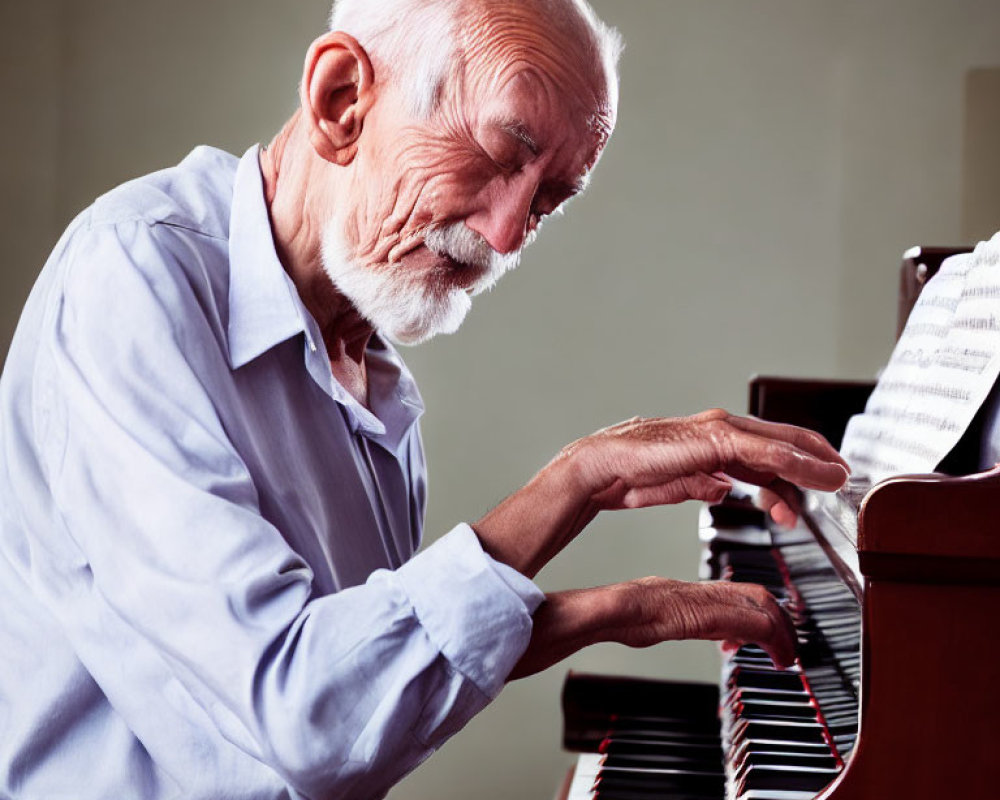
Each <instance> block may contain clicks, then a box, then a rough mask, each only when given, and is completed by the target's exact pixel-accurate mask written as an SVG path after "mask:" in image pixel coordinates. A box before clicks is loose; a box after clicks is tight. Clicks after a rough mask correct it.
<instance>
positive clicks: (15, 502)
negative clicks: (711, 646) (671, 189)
mask: <svg viewBox="0 0 1000 800" xmlns="http://www.w3.org/2000/svg"><path fill="white" fill-rule="evenodd" d="M616 53H617V46H616V39H615V35H614V34H613V33H612V32H610V31H609V30H608V29H607V28H605V27H604V26H603V25H602V24H601V23H600V22H599V21H598V20H597V19H596V18H595V17H594V15H593V13H592V12H591V11H590V10H589V9H588V8H587V7H586V6H585V5H584V4H583V2H582V0H516V1H515V0H508V1H507V2H490V1H489V0H386V1H385V2H377V3H373V2H371V0H342V2H341V3H339V4H338V6H337V7H336V8H335V10H334V16H333V30H332V32H330V33H327V34H325V35H323V36H321V37H320V38H319V39H317V40H316V41H315V42H314V43H313V45H312V47H311V48H310V50H309V53H308V55H307V57H306V61H305V71H304V74H303V78H302V85H301V108H300V110H299V111H298V112H297V113H296V114H295V116H294V117H293V118H292V119H291V120H290V121H289V122H288V124H287V125H286V126H285V128H284V129H283V130H282V131H281V133H280V134H279V135H278V136H277V137H276V138H275V140H274V141H273V142H272V143H271V144H270V145H269V146H268V147H266V148H264V149H258V148H256V147H255V148H252V149H251V150H249V151H248V152H247V153H246V155H244V156H243V158H242V159H236V158H234V157H232V156H229V155H227V154H225V153H221V152H219V151H215V150H211V149H208V148H199V149H197V150H195V151H194V152H193V153H192V154H191V155H190V156H188V157H187V158H186V159H185V160H184V161H183V162H182V163H181V164H180V165H178V166H177V167H175V168H172V169H169V170H166V171H164V172H161V173H157V174H154V175H151V176H148V177H146V178H142V179H139V180H137V181H133V182H132V183H129V184H126V185H125V186H122V187H120V188H119V189H117V190H115V191H113V192H111V193H110V194H108V195H106V196H104V197H102V198H100V199H99V200H98V201H97V202H95V203H94V205H93V206H92V207H90V208H89V209H87V210H86V211H85V212H84V213H83V214H82V215H81V216H80V217H78V218H77V219H76V220H75V221H74V222H73V224H72V225H71V226H70V228H69V229H68V230H67V232H66V234H65V235H64V236H63V238H62V240H61V241H60V242H59V244H58V245H57V247H56V249H55V251H54V253H53V255H52V257H51V258H50V260H49V262H48V263H47V265H46V267H45V269H44V270H43V272H42V274H41V276H40V278H39V280H38V283H37V285H36V287H35V289H34V291H33V293H32V295H31V297H30V299H29V301H28V304H27V307H26V308H25V312H24V316H23V318H22V320H21V324H20V326H19V328H18V332H17V334H16V336H15V340H14V343H13V346H12V349H11V351H10V355H9V358H8V361H7V365H6V368H5V373H4V376H3V381H2V404H3V418H2V426H3V427H2V431H3V433H2V443H3V462H2V464H3V469H2V474H0V531H2V537H3V538H2V543H3V545H2V552H3V557H2V558H0V604H2V607H3V615H2V622H0V652H2V653H3V658H2V659H0V731H2V735H0V795H3V796H5V797H6V796H13V797H18V798H21V797H23V798H45V799H46V800H48V799H49V798H68V797H72V798H76V799H77V800H79V799H81V798H126V797H128V798H135V797H149V798H167V797H178V798H188V799H191V798H205V799H206V800H219V798H224V797H225V798H264V797H310V798H321V797H337V798H348V797H356V798H368V797H378V796H381V795H383V794H384V793H385V792H386V791H387V790H388V789H389V787H390V786H391V785H392V784H393V783H394V782H396V781H397V780H399V778H400V777H402V776H403V775H404V774H405V773H407V772H408V771H409V770H411V769H412V768H413V767H414V766H415V765H417V764H418V763H419V762H420V761H421V760H423V759H424V758H426V757H427V756H428V754H430V753H431V752H432V751H433V750H434V749H435V748H436V747H437V746H439V745H440V744H441V743H442V742H444V741H445V740H446V739H447V738H448V737H449V736H450V735H452V734H453V733H454V732H455V731H457V730H458V729H459V728H461V727H462V726H463V725H464V724H465V723H466V722H467V721H468V720H469V718H470V717H471V716H472V715H474V714H475V713H476V712H477V711H479V710H480V709H482V708H483V707H484V706H485V705H486V704H487V703H488V702H489V701H490V699H492V698H493V697H494V696H495V695H496V694H497V693H498V692H499V691H500V689H501V687H502V686H503V684H504V682H505V681H506V680H508V679H510V678H512V677H518V676H521V675H526V674H529V673H531V672H534V671H537V670H539V669H543V668H545V667H546V666H548V665H550V664H552V663H554V662H556V661H558V660H559V659H561V658H564V657H565V656H567V655H568V654H570V653H572V652H574V651H576V650H578V649H579V648H581V647H583V646H585V645H587V644H590V643H593V642H597V641H618V642H622V643H625V644H628V645H632V646H645V645H650V644H653V643H656V642H660V641H663V640H667V639H675V638H680V637H701V638H715V639H732V640H737V641H748V640H753V641H758V642H760V643H762V644H763V645H764V646H765V647H766V648H767V649H768V650H769V652H770V653H771V654H772V656H773V658H774V659H775V660H776V661H778V662H788V661H789V660H790V659H791V657H792V646H793V645H792V638H791V635H790V632H789V627H788V624H787V622H786V621H785V619H784V617H783V615H782V614H781V612H780V610H779V609H778V608H777V606H776V605H775V604H774V603H773V602H772V600H771V599H770V598H769V596H768V595H767V594H766V592H764V590H763V589H760V588H759V587H751V586H739V585H711V584H709V585H694V584H685V583H680V582H677V581H671V580H666V579H661V578H645V579H642V580H638V581H634V582H631V583H626V584H620V585H615V586H608V587H603V588H597V589H584V590H581V591H576V592H568V593H561V594H550V595H547V596H543V595H542V594H541V593H540V592H539V591H538V590H537V589H536V588H535V587H534V585H533V584H532V582H531V581H530V578H531V577H532V576H533V575H535V573H536V572H537V571H538V570H539V569H540V568H541V567H542V566H543V565H544V564H545V563H546V562H547V561H548V560H549V559H551V558H552V557H553V556H555V555H556V554H557V553H559V551H560V550H561V549H562V548H563V547H564V546H565V545H566V544H567V543H568V542H569V541H570V540H571V539H573V537H574V536H576V535H577V534H578V533H579V532H580V531H581V530H582V529H583V528H584V527H585V526H586V525H587V523H588V522H589V521H590V520H591V519H593V517H594V516H595V515H596V514H597V513H598V512H599V511H600V510H602V509H619V508H626V507H629V508H631V507H638V506H649V505H653V504H660V503H674V502H679V501H681V500H684V499H686V498H701V499H718V498H719V497H721V496H722V495H723V494H724V493H725V491H726V489H727V487H728V485H729V484H728V480H727V477H726V476H727V475H731V476H736V477H738V478H741V479H746V480H750V481H753V482H756V483H758V484H763V485H769V486H770V487H772V488H773V489H775V490H776V491H777V494H775V495H774V497H775V498H777V497H779V496H780V495H781V493H782V490H783V489H784V488H786V487H787V486H788V484H789V483H799V484H802V485H806V486H810V487H815V488H820V489H833V488H836V487H837V486H839V485H840V484H841V483H842V481H843V480H844V478H845V477H846V470H845V467H844V466H843V464H842V462H841V461H840V459H839V457H838V456H837V454H836V453H835V452H834V451H833V450H832V449H831V448H830V447H829V446H828V445H827V444H826V443H825V442H823V441H822V440H821V439H819V438H818V437H816V436H814V435H812V434H808V433H806V432H804V431H800V430H797V429H793V428H787V427H780V426H773V425H766V424H764V423H761V422H758V421H754V420H749V419H740V418H734V417H730V416H729V415H727V414H725V413H723V412H721V411H712V412H707V413H705V414H701V415H698V416H695V417H691V418H686V419H644V420H632V421H629V422H626V423H622V424H620V425H617V426H614V427H611V428H608V429H606V430H603V431H600V432H598V433H596V434H594V435H592V436H589V437H586V438H584V439H581V440H579V441H577V442H575V443H573V444H571V445H570V446H568V447H566V448H565V449H564V450H563V451H562V452H561V453H560V454H559V455H558V456H557V457H556V458H555V459H554V460H553V461H552V462H551V463H550V464H549V465H548V466H547V467H545V468H544V469H543V470H542V471H541V472H540V473H539V474H538V475H536V476H535V477H534V478H533V479H532V480H531V481H530V482H529V483H528V484H527V486H525V487H524V488H523V489H521V490H520V491H518V492H516V493H515V494H514V495H512V496H511V497H509V498H508V499H507V500H505V501H504V502H502V503H501V504H500V505H499V506H498V507H497V508H495V509H494V510H493V511H491V512H489V513H488V514H486V516H484V517H483V518H482V519H480V520H479V521H478V522H475V523H474V524H473V525H471V526H470V525H466V524H461V525H458V526H457V527H456V528H455V529H454V530H453V531H451V532H449V533H448V534H446V535H445V536H443V537H442V538H441V539H440V541H438V542H436V543H435V544H434V545H432V546H431V547H428V548H427V549H426V550H424V551H423V552H422V553H420V554H419V555H414V553H415V551H416V549H417V546H418V543H419V541H420V536H421V518H422V513H423V506H424V494H425V484H424V461H423V455H422V451H421V446H420V439H419V433H418V429H417V418H418V417H419V415H420V413H421V410H422V405H421V401H420V397H419V395H418V393H417V389H416V387H415V385H414V383H413V380H412V378H411V377H410V375H409V373H408V372H407V370H406V368H405V366H404V365H403V363H402V361H401V360H400V358H399V356H398V354H397V353H396V351H395V350H394V349H393V348H392V347H391V346H390V344H389V343H388V340H396V341H401V342H418V341H421V340H423V339H426V338H428V337H430V336H433V335H434V334H436V333H442V332H449V331H453V330H455V329H456V328H457V327H458V325H459V323H460V322H461V320H462V318H463V316H464V315H465V313H466V311H467V309H468V307H469V303H470V299H469V298H470V296H471V295H474V294H476V293H477V292H480V291H482V290H483V289H484V288H486V287H487V286H489V285H491V284H492V283H493V281H495V280H496V279H497V278H498V277H499V276H500V274H501V273H503V272H504V271H506V270H508V269H510V268H511V267H512V266H514V264H515V263H516V261H517V258H518V252H519V250H520V248H521V247H523V245H524V244H525V242H526V240H528V239H529V238H530V237H531V236H532V235H533V234H534V232H535V230H536V229H537V227H538V225H539V223H540V221H541V220H542V218H543V217H545V216H546V215H547V214H550V213H552V212H554V211H556V210H557V209H558V208H559V207H560V206H561V205H562V204H563V203H564V202H565V201H566V200H567V199H568V198H569V197H571V196H572V195H574V194H575V193H577V192H578V191H580V190H581V189H582V188H583V187H584V186H585V185H586V182H587V180H588V177H589V175H590V171H591V170H592V168H593V167H594V165H595V163H596V162H597V160H598V158H599V157H600V154H601V151H602V149H603V147H604V145H605V143H606V142H607V139H608V136H609V135H610V133H611V130H612V128H613V126H614V122H615V108H616V96H617V91H616V86H617V77H616V73H615V69H616V68H615V60H616ZM775 502H776V505H775V509H774V513H775V514H776V515H778V516H781V515H782V514H787V513H790V512H789V510H788V509H787V508H786V507H785V506H784V505H783V504H782V502H781V501H779V500H776V501H775Z"/></svg>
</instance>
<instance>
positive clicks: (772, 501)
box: [754, 481, 802, 528]
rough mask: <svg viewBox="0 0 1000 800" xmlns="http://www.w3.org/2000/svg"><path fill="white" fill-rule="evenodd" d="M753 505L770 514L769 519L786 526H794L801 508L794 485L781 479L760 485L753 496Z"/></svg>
mask: <svg viewBox="0 0 1000 800" xmlns="http://www.w3.org/2000/svg"><path fill="white" fill-rule="evenodd" d="M754 505H755V506H757V508H759V509H760V510H761V511H763V512H765V513H767V514H770V515H771V519H773V520H774V521H775V522H776V523H778V524H779V525H782V526H784V527H786V528H794V527H795V526H796V524H797V523H798V521H799V514H800V513H801V510H802V504H801V502H800V500H799V494H798V492H797V491H796V490H795V488H794V487H792V486H789V485H788V484H787V483H784V482H781V481H775V482H773V483H771V484H770V485H769V486H765V487H762V488H761V490H760V492H758V493H757V496H756V497H754Z"/></svg>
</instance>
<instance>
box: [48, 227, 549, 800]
mask: <svg viewBox="0 0 1000 800" xmlns="http://www.w3.org/2000/svg"><path fill="white" fill-rule="evenodd" d="M154 239H155V237H154V234H153V233H151V232H150V230H149V229H148V227H147V226H144V225H142V224H141V223H136V224H127V225H118V226H115V227H113V228H108V229H102V230H100V231H90V232H85V233H84V234H81V241H80V242H78V243H76V245H75V247H76V248H77V249H78V250H79V249H83V250H85V251H86V259H85V261H86V265H87V267H86V269H84V268H83V264H82V263H81V264H78V265H76V267H74V268H73V269H71V270H70V271H69V272H68V274H67V277H66V280H65V284H64V285H63V286H62V287H61V288H60V290H59V291H60V292H61V294H60V298H59V300H58V302H57V303H55V304H54V305H53V308H54V309H55V310H54V312H53V313H54V314H55V315H56V318H55V319H54V320H53V325H52V330H53V331H55V334H54V335H53V338H52V339H51V341H48V342H46V343H45V347H44V356H43V358H41V359H40V361H39V367H38V370H37V374H36V378H35V380H36V384H37V388H36V393H37V395H38V396H39V397H43V398H45V404H44V408H40V409H39V413H38V416H37V421H36V429H37V430H36V432H37V435H38V438H39V441H40V443H41V448H40V452H41V453H42V456H41V460H42V462H43V463H42V466H43V469H44V470H45V473H46V475H47V477H48V480H49V482H50V484H51V487H52V494H53V497H54V503H55V505H56V510H57V514H56V519H57V520H58V530H54V531H51V532H49V533H47V534H46V541H45V542H43V543H42V544H43V545H44V546H51V547H53V548H57V549H58V548H64V549H65V552H63V553H61V555H60V557H59V558H58V559H54V560H53V563H61V564H64V565H69V566H66V567H65V569H64V571H65V572H66V573H67V574H64V575H62V576H50V577H52V580H51V581H50V585H51V586H52V587H53V588H52V589H51V596H50V603H51V605H52V606H53V608H54V610H55V612H56V615H57V616H58V617H59V618H60V619H61V620H62V621H63V623H64V625H65V627H66V629H67V635H68V636H69V637H70V638H71V639H72V640H73V641H74V644H75V646H76V648H77V649H78V651H79V652H80V658H81V660H82V661H83V662H84V663H85V664H87V666H88V669H90V670H91V671H92V672H93V673H94V675H95V679H96V680H97V681H98V683H99V684H100V685H101V686H102V689H104V691H105V692H106V693H107V694H108V695H109V697H112V698H114V696H115V695H116V693H122V694H123V696H124V695H126V694H128V693H129V692H134V691H136V690H139V691H141V690H142V689H143V688H147V689H152V690H153V691H154V692H155V680H156V670H157V668H158V666H157V665H162V668H163V670H164V671H165V672H168V673H169V675H170V676H172V677H173V678H176V680H177V681H178V682H179V683H180V685H181V686H183V689H184V691H185V692H187V693H188V694H189V695H190V697H191V698H192V699H193V700H194V702H195V703H196V704H197V706H198V707H200V709H201V710H202V711H203V712H204V714H205V715H206V718H207V719H208V720H210V724H212V725H213V726H215V728H216V729H217V730H218V731H219V732H220V733H221V735H222V736H223V737H224V738H225V739H226V740H228V741H229V742H231V743H232V744H233V745H235V746H236V747H238V748H239V749H241V750H242V751H244V752H245V753H247V754H249V755H250V756H251V757H252V758H253V759H256V760H259V761H261V762H263V763H264V764H266V765H268V766H270V767H271V768H272V769H273V770H275V771H276V772H277V773H278V774H279V775H281V776H282V778H283V780H285V781H286V782H287V783H288V784H289V785H290V786H291V787H293V788H294V789H295V791H296V792H297V793H299V794H300V795H302V796H305V797H312V798H319V797H331V796H336V797H338V798H353V797H358V798H361V797H366V798H367V797H377V796H381V795H382V794H384V793H385V792H386V791H387V790H388V788H389V787H390V786H391V785H392V784H393V783H394V782H396V781H397V780H398V779H399V778H400V777H402V775H404V774H405V773H407V772H408V771H409V770H411V769H412V768H413V767H414V766H416V765H417V764H418V763H420V761H422V760H423V759H424V758H426V757H427V756H428V755H429V754H430V753H431V752H432V751H433V750H434V749H435V748H436V747H438V746H439V745H440V744H441V743H442V742H443V741H444V740H445V739H446V738H447V737H448V736H450V735H451V734H453V733H454V732H455V731H457V730H458V729H459V728H461V727H462V726H463V725H464V724H465V723H466V722H467V721H468V720H469V719H470V718H471V717H472V716H473V715H474V714H475V713H477V712H478V711H479V710H480V709H482V708H483V707H484V706H485V705H486V704H487V703H488V702H489V701H490V700H491V699H492V698H493V697H495V696H496V694H497V693H498V692H499V690H500V689H501V687H502V685H503V682H504V680H505V678H506V676H507V675H508V673H509V672H510V670H511V669H512V667H513V666H514V664H515V662H516V661H517V659H518V658H519V657H520V656H521V654H522V653H523V651H524V649H525V648H526V646H527V643H528V640H529V638H530V634H531V614H532V612H533V611H534V610H535V608H536V607H537V606H538V604H539V603H540V602H541V600H542V595H541V594H540V593H539V592H538V590H537V589H536V588H535V587H534V585H533V584H532V583H531V582H530V581H528V580H527V579H526V578H524V577H523V576H521V575H519V574H517V573H515V572H514V571H513V570H511V569H510V568H509V567H506V566H505V565H502V564H498V563H496V562H494V561H493V560H492V559H490V558H489V556H487V555H486V554H485V553H484V552H483V550H482V548H481V547H480V545H479V542H478V540H477V539H476V536H475V534H474V532H473V531H472V530H471V528H469V527H468V526H467V525H459V526H457V527H456V528H455V529H454V530H453V531H451V532H450V533H448V534H446V535H445V536H443V537H442V538H441V539H440V540H438V541H437V542H436V543H434V544H433V545H431V546H430V547H428V548H427V549H426V550H424V551H423V552H422V553H420V554H419V555H417V556H415V557H414V558H412V559H411V560H410V561H409V562H408V563H406V564H405V565H404V566H402V567H401V568H399V569H397V570H395V571H390V570H379V571H376V572H374V573H373V574H372V575H371V576H370V578H369V579H368V581H367V582H366V583H364V584H363V585H360V586H356V587H352V588H349V589H345V590H343V591H340V592H337V593H334V594H329V595H325V596H318V595H317V594H316V592H315V589H314V585H313V583H314V582H313V574H312V572H311V570H310V567H309V566H308V564H307V563H306V561H305V560H304V559H303V558H302V557H301V556H300V555H299V554H298V553H296V552H295V550H294V549H292V547H290V546H289V544H288V542H287V541H286V539H285V537H283V536H282V533H281V531H279V530H277V529H276V528H275V527H274V526H273V525H272V524H271V523H269V522H268V521H267V520H266V519H265V518H264V516H263V515H262V514H261V511H260V508H259V497H258V493H257V489H256V488H255V485H254V482H253V480H252V478H251V475H250V473H249V471H248V469H247V467H246V465H245V464H244V462H243V461H242V460H241V458H240V455H239V453H238V452H237V450H236V448H235V447H234V445H233V444H232V442H231V441H230V438H229V436H228V435H227V431H226V429H225V426H224V425H223V423H222V422H221V420H220V418H219V415H218V414H217V411H216V409H215V408H214V406H213V396H212V388H211V387H210V386H208V385H206V381H205V378H204V374H203V373H202V372H201V371H200V370H198V369H196V368H195V366H194V364H195V363H196V362H197V360H198V358H199V357H200V356H199V352H198V348H203V347H207V346H211V344H212V337H211V334H210V332H209V330H208V328H207V327H206V328H205V329H202V328H201V327H200V326H203V325H205V324H206V323H204V322H203V321H200V320H199V319H198V318H197V317H194V318H187V319H183V320H179V319H177V318H176V315H175V314H174V313H173V312H172V311H170V310H168V309H172V308H175V307H179V306H185V305H190V303H191V299H190V298H185V297H184V296H183V295H184V293H185V292H186V291H188V290H187V289H186V287H185V285H184V283H183V281H181V280H173V279H172V278H171V277H170V276H171V270H170V265H169V264H166V265H162V269H161V268H159V267H156V268H151V267H150V264H155V263H156V259H157V258H160V259H162V258H163V256H162V255H159V253H160V252H161V250H162V248H161V247H159V246H158V244H157V242H156V241H155V240H154ZM206 343H207V344H206ZM60 581H62V583H60ZM81 586H82V588H81ZM83 617H86V618H87V619H89V620H91V621H93V620H100V625H99V626H97V625H95V624H89V623H88V624H83V623H80V619H82V618H83ZM95 630H99V631H100V632H101V633H100V634H99V635H98V634H95V633H94V631H95ZM131 643H134V647H135V648H136V654H137V657H136V661H137V663H139V662H140V661H141V664H142V665H145V666H142V667H138V666H137V667H136V669H137V670H140V672H139V673H138V674H135V673H133V674H131V675H129V674H128V673H127V672H125V671H123V670H121V669H116V668H114V667H113V664H114V662H116V661H118V660H120V658H121V653H120V652H119V650H120V648H121V647H122V646H123V645H124V646H130V644H131ZM141 654H145V655H144V656H143V658H142V659H139V655H141ZM150 665H152V666H150ZM143 680H146V681H150V682H152V684H153V685H147V686H145V687H143V686H138V687H136V686H134V685H133V686H127V685H125V684H126V683H127V682H129V681H139V682H141V681H143ZM157 702H158V699H157V697H156V696H155V694H154V695H150V696H149V697H148V702H147V708H148V710H149V711H150V712H153V711H155V706H156V703H157ZM116 707H119V709H120V713H122V714H123V715H125V716H127V715H128V714H129V713H133V712H131V711H130V706H129V703H127V702H126V703H122V704H120V705H119V704H116ZM126 721H128V720H126Z"/></svg>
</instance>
